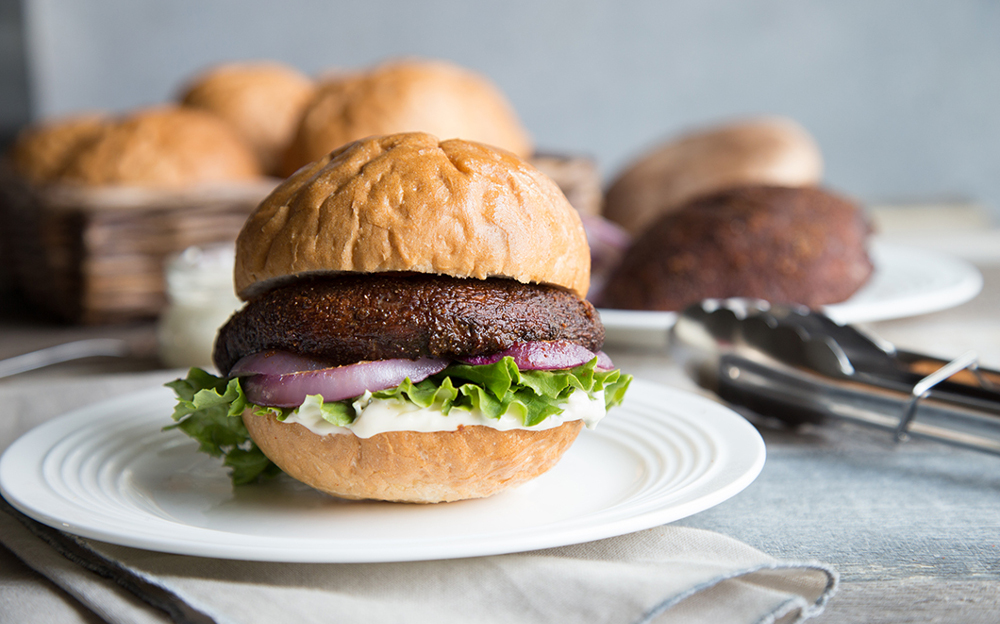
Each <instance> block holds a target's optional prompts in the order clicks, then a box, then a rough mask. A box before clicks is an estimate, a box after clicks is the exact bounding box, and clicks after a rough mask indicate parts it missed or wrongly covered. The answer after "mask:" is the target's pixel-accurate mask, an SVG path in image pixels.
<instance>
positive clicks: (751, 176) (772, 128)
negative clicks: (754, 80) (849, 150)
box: [604, 117, 823, 235]
mask: <svg viewBox="0 0 1000 624" xmlns="http://www.w3.org/2000/svg"><path fill="white" fill-rule="evenodd" d="M822 173H823V159H822V156H821V154H820V150H819V147H818V146H817V145H816V142H815V140H814V139H813V138H812V136H810V134H809V133H808V132H807V131H806V130H805V129H804V128H803V127H802V126H801V125H799V124H798V123H796V122H795V121H792V120H791V119H786V118H783V117H763V118H757V119H747V120H743V121H736V122H732V123H728V124H723V125H718V126H713V127H709V128H703V129H698V130H694V131H691V132H689V133H687V134H684V135H682V136H680V137H677V138H675V139H672V140H669V141H667V142H665V143H663V144H661V145H659V146H658V147H656V148H654V149H652V150H651V151H649V152H647V153H646V154H645V155H643V156H640V157H639V158H638V159H636V160H635V161H634V162H632V163H631V164H629V165H628V166H626V168H625V169H624V170H623V171H622V173H621V174H620V175H619V176H618V177H617V179H615V180H614V181H613V182H612V184H611V186H610V187H608V191H607V194H606V196H605V203H604V216H605V217H607V218H608V219H609V220H611V221H614V222H616V223H618V224H619V225H621V226H622V227H624V228H625V229H626V230H627V231H629V232H630V233H631V234H633V235H639V234H641V233H642V232H643V231H644V230H645V228H646V226H647V225H649V224H650V223H651V222H653V221H654V220H656V218H657V217H659V216H660V215H662V214H664V213H667V212H671V211H673V210H676V209H678V208H679V207H681V206H683V205H684V204H686V203H687V202H688V201H689V200H691V199H694V198H695V197H698V196H701V195H706V194H709V193H713V192H715V191H720V190H723V189H726V188H730V187H736V186H745V185H754V184H756V185H767V186H786V187H800V186H813V185H816V184H818V183H819V182H820V180H821V178H822Z"/></svg>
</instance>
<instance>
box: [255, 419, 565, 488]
mask: <svg viewBox="0 0 1000 624" xmlns="http://www.w3.org/2000/svg"><path fill="white" fill-rule="evenodd" d="M243 422H244V423H245V424H246V427H247V430H248V431H249V432H250V437H251V438H253V440H254V443H255V444H256V445H257V446H258V447H260V449H261V450H262V451H263V452H264V454H265V455H266V456H267V457H268V459H270V460H271V461H273V462H274V463H275V464H277V465H278V467H280V468H281V469H282V470H283V471H284V472H285V473H286V474H288V475H289V476H291V477H292V478H294V479H296V480H298V481H301V482H302V483H305V484H306V485H309V486H311V487H313V488H316V489H317V490H320V491H323V492H326V493H328V494H332V495H334V496H338V497H340V498H348V499H375V500H385V501H395V502H407V503H440V502H450V501H456V500H463V499H467V498H483V497H486V496H492V495H493V494H496V493H498V492H500V491H501V490H504V489H507V488H510V487H514V486H517V485H520V484H522V483H524V482H526V481H529V480H531V479H534V478H535V477H537V476H539V475H541V474H542V473H544V472H546V471H547V470H549V469H550V468H552V467H553V466H554V465H555V464H556V463H557V462H558V461H559V459H560V458H561V457H562V455H563V453H564V452H565V451H566V449H568V448H569V446H570V445H571V444H572V443H573V441H574V440H575V439H576V436H577V434H579V433H580V429H581V427H582V421H579V420H575V421H570V422H568V423H565V424H562V425H560V426H558V427H554V428H552V429H544V430H541V431H527V430H519V429H514V430H510V431H499V430H497V429H492V428H490V427H483V426H472V427H462V428H460V429H459V430H457V431H433V432H419V431H388V432H385V433H379V434H376V435H374V436H372V437H370V438H359V437H358V436H356V435H354V434H353V433H344V434H329V435H318V434H315V433H313V432H312V431H310V430H309V429H307V428H305V427H303V426H302V425H299V424H298V423H284V422H280V421H278V420H277V418H275V417H274V416H273V415H267V416H258V415H255V414H253V413H250V412H245V413H244V415H243Z"/></svg>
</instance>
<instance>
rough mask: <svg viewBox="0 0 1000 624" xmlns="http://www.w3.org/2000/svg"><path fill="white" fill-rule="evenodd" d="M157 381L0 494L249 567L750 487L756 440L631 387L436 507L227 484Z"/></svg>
mask: <svg viewBox="0 0 1000 624" xmlns="http://www.w3.org/2000/svg"><path fill="white" fill-rule="evenodd" d="M172 405H173V397H172V396H171V393H170V392H169V391H167V390H166V389H153V390H150V391H146V392H142V393H138V394H132V395H128V396H125V397H121V398H119V399H116V400H112V401H109V402H105V403H101V404H98V405H94V406H91V407H87V408H84V409H81V410H78V411H76V412H72V413H70V414H67V415H65V416H62V417H60V418H57V419H54V420H52V421H49V422H47V423H45V424H44V425H41V426H40V427H38V428H36V429H34V430H32V431H30V432H28V433H27V434H26V435H25V436H23V437H21V438H20V439H19V440H18V441H16V442H15V443H14V444H13V445H12V446H11V447H10V448H8V449H7V451H6V452H5V453H4V455H3V458H2V459H0V490H2V492H3V495H4V496H5V497H6V498H7V500H8V501H9V502H10V503H11V504H12V505H14V506H15V507H17V508H18V509H19V510H21V511H22V512H24V513H25V514H27V515H29V516H31V517H33V518H35V519H36V520H39V521H40V522H43V523H45V524H48V525H50V526H53V527H56V528H58V529H61V530H64V531H67V532H69V533H73V534H76V535H80V536H83V537H89V538H94V539H98V540H103V541H106V542H111V543H115V544H121V545H125V546H134V547H138V548H145V549H149V550H156V551H162V552H170V553H180V554H188V555H199V556H210V557H223V558H229V559H246V560H259V561H296V562H327V563H335V562H336V563H350V562H380V561H410V560H422V559H444V558H455V557H471V556H480V555H493V554H501V553H510V552H520V551H526V550H533V549H539V548H548V547H554V546H563V545H567V544H573V543H580V542H584V541H590V540H596V539H601V538H606V537H612V536H616V535H622V534H624V533H629V532H632V531H637V530H641V529H646V528H650V527H653V526H657V525H660V524H664V523H667V522H671V521H674V520H677V519H680V518H683V517H685V516H688V515H690V514H693V513H696V512H699V511H702V510H704V509H707V508H709V507H712V506H714V505H716V504H718V503H720V502H722V501H724V500H726V499H727V498H729V497H731V496H733V495H735V494H736V493H738V492H739V491H741V490H742V489H743V488H745V487H746V486H747V485H749V484H750V483H751V482H752V481H753V480H754V479H755V478H756V476H757V474H758V473H759V472H760V470H761V468H762V467H763V464H764V454H765V453H764V443H763V441H762V440H761V438H760V436H759V435H758V434H757V431H756V430H755V429H754V428H753V427H752V426H751V425H750V424H749V423H747V422H746V421H745V420H744V419H743V418H742V417H740V416H739V415H737V414H735V413H734V412H732V411H730V410H729V409H727V408H725V407H723V406H721V405H719V404H717V403H714V402H712V401H710V400H707V399H704V398H702V397H699V396H696V395H693V394H689V393H685V392H681V391H678V390H673V389H670V388H666V387H663V386H659V385H655V384H651V383H648V382H642V381H636V382H635V383H634V385H633V387H632V388H631V390H630V391H629V395H628V398H627V400H626V402H625V404H624V405H623V406H622V407H620V408H617V409H616V410H615V411H614V412H612V413H611V414H610V415H609V416H608V417H607V418H606V419H605V420H604V421H602V422H601V424H600V426H599V427H598V428H597V429H596V430H594V431H587V430H584V431H583V432H582V433H581V435H580V437H579V438H578V440H577V441H576V443H575V444H574V445H573V446H572V447H571V448H570V450H569V451H568V452H567V453H566V455H565V456H564V457H563V459H562V461H561V462H560V463H559V464H558V465H557V466H556V467H555V468H554V469H552V470H551V471H549V472H548V473H546V474H544V475H543V476H541V477H540V478H538V479H536V480H535V481H532V482H530V483H528V484H526V485H524V486H521V487H519V488H517V489H515V490H513V491H509V492H506V493H503V494H500V495H498V496H494V497H492V498H488V499H483V500H471V501H462V502H458V503H447V504H439V505H402V504H392V503H379V502H370V501H363V502H352V501H343V500H338V499H334V498H331V497H329V496H326V495H324V494H321V493H318V492H316V491H314V490H311V489H310V488H307V487H305V486H303V485H301V484H299V483H297V482H295V481H293V480H291V479H288V478H284V477H282V478H279V479H277V480H275V481H274V482H272V483H269V484H266V485H253V486H246V487H240V488H236V489H235V490H234V488H233V487H232V486H231V484H230V482H229V478H228V476H227V474H226V471H225V469H224V468H223V467H222V466H221V464H220V462H219V460H216V459H213V458H211V457H208V456H205V455H202V454H201V453H199V452H198V451H197V444H196V443H195V442H193V441H192V440H190V439H189V438H187V437H186V436H185V435H184V434H182V433H180V432H177V431H169V432H162V431H161V428H162V427H163V426H164V425H165V424H168V423H169V414H170V412H171V410H172Z"/></svg>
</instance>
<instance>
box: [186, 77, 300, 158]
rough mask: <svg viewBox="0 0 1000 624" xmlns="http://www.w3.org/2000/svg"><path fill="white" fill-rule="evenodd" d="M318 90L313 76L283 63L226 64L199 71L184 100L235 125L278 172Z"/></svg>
mask: <svg viewBox="0 0 1000 624" xmlns="http://www.w3.org/2000/svg"><path fill="white" fill-rule="evenodd" d="M315 89H316V86H315V84H314V83H313V80H312V79H311V78H309V77H308V76H306V75H305V74H303V73H302V72H300V71H298V70H296V69H295V68H293V67H289V66H287V65H284V64H281V63H276V62H273V61H260V62H245V63H225V64H222V65H217V66H214V67H212V68H209V69H207V70H205V71H203V72H202V73H200V74H198V75H197V76H195V77H194V78H193V79H192V80H191V81H190V82H189V83H188V84H187V85H186V87H185V88H184V91H183V93H182V94H181V96H180V101H181V103H182V104H184V105H185V106H192V107H195V108H200V109H204V110H207V111H210V112H213V113H215V114H216V115H218V116H219V117H221V118H223V119H225V120H226V121H227V122H229V123H230V124H232V126H233V127H234V128H235V129H236V131H237V132H238V133H239V134H240V136H242V137H243V139H244V140H245V141H246V142H247V143H249V144H250V146H251V147H252V148H253V150H254V152H255V153H256V154H257V158H258V159H259V160H260V163H261V166H262V167H263V169H264V171H266V172H268V173H275V172H276V171H277V169H278V165H279V163H280V161H281V157H282V154H283V153H284V151H285V148H286V147H287V146H288V144H289V143H290V142H291V140H292V137H293V136H294V135H295V130H296V128H298V124H299V118H300V117H301V115H302V111H303V109H304V108H305V105H306V103H307V102H308V101H309V99H310V98H311V97H312V96H313V93H314V92H315Z"/></svg>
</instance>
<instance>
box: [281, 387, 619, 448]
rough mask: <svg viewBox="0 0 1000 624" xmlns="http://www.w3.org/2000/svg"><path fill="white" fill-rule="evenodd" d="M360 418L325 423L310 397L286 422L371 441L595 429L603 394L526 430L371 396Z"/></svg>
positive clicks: (569, 403) (577, 400) (509, 420)
mask: <svg viewBox="0 0 1000 624" xmlns="http://www.w3.org/2000/svg"><path fill="white" fill-rule="evenodd" d="M354 410H355V411H356V412H357V417H356V418H355V419H354V422H353V423H351V424H350V425H347V426H346V427H338V426H337V425H333V424H330V423H329V422H327V421H325V420H323V414H322V413H321V412H320V408H319V402H318V401H316V400H315V399H313V398H311V397H310V398H307V399H306V401H305V403H303V404H302V405H301V406H300V407H299V408H298V409H296V410H295V411H294V412H292V413H291V414H289V416H288V418H286V419H285V421H284V422H286V423H298V424H300V425H302V426H303V427H305V428H306V429H309V430H310V431H312V432H313V433H315V434H317V435H328V434H334V433H354V435H356V436H358V437H359V438H370V437H372V436H373V435H375V434H378V433H384V432H386V431H422V432H430V431H456V430H457V429H458V428H459V427H469V426H472V425H482V426H485V427H492V428H494V429H499V430H501V431H508V430H510V429H526V430H528V431H541V430H543V429H553V428H555V427H558V426H560V425H562V424H563V423H566V422H569V421H572V420H582V421H583V424H584V426H586V427H587V428H588V429H593V428H594V427H596V426H597V423H598V422H599V421H600V420H601V419H602V418H604V415H605V414H606V413H607V410H606V409H605V407H604V391H603V390H602V391H601V392H597V393H595V397H594V398H593V399H591V398H590V397H589V396H588V395H587V393H586V392H580V391H577V392H574V393H573V394H571V395H570V396H569V398H568V399H567V400H566V403H565V409H564V410H563V413H562V414H556V415H553V416H549V417H548V418H546V419H545V420H543V421H542V422H540V423H538V424H537V425H534V426H532V427H525V426H524V425H523V424H522V423H521V418H520V417H519V416H516V415H511V414H504V415H503V416H501V417H500V418H490V417H489V416H486V415H485V414H483V413H482V412H481V411H479V410H472V411H469V410H464V409H453V410H451V412H450V413H449V414H448V415H447V416H445V415H444V414H443V413H441V410H438V409H435V408H433V407H419V406H417V405H414V404H413V403H410V402H409V401H404V400H401V399H372V398H371V394H370V393H366V394H365V395H364V396H362V397H360V398H358V400H356V401H355V402H354Z"/></svg>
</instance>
